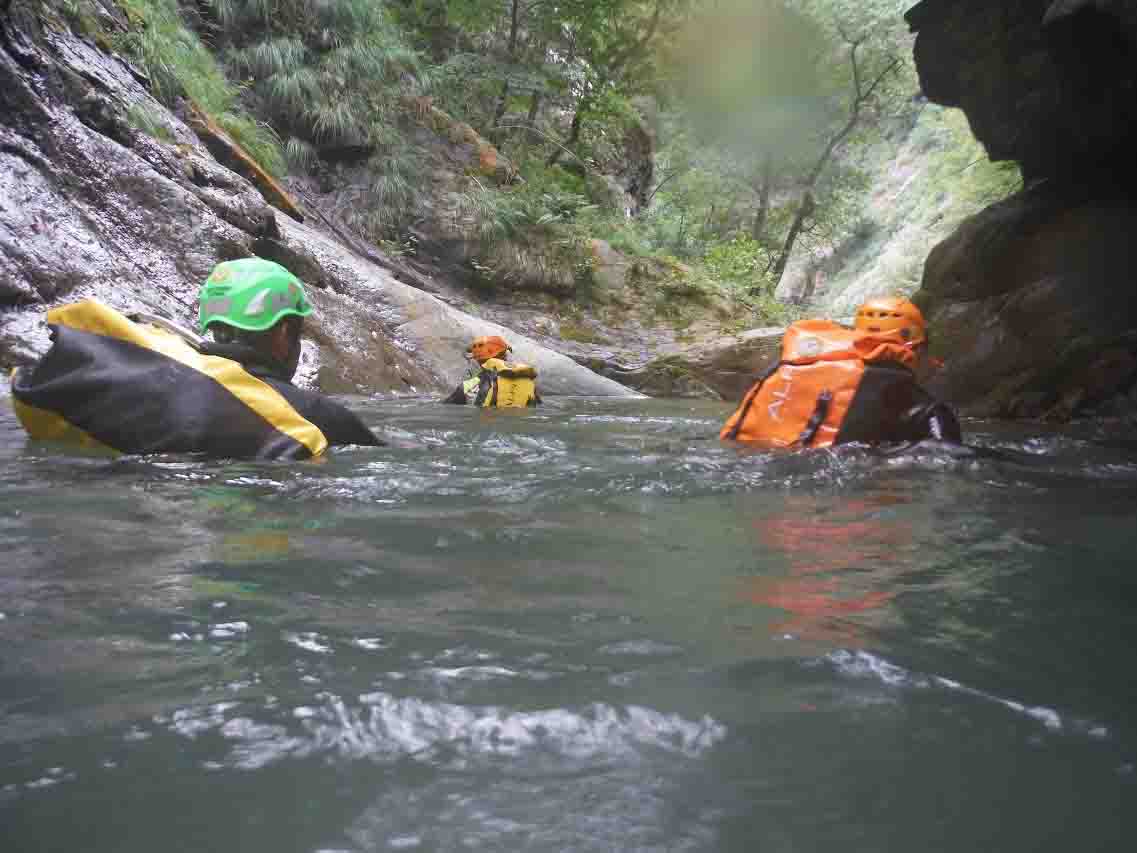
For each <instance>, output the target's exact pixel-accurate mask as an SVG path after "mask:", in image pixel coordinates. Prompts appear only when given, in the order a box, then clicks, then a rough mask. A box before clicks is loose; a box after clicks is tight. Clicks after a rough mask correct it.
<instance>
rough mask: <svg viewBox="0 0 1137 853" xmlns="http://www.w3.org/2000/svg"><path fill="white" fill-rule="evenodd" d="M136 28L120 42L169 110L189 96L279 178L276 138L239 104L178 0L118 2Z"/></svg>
mask: <svg viewBox="0 0 1137 853" xmlns="http://www.w3.org/2000/svg"><path fill="white" fill-rule="evenodd" d="M118 2H119V5H120V6H122V9H123V11H124V12H125V13H126V15H127V18H128V19H129V20H130V21H131V22H132V23H133V24H135V25H136V28H134V29H131V30H130V31H128V32H127V33H126V34H125V35H123V36H122V37H121V39H120V43H119V45H118V46H119V47H120V49H122V50H124V51H125V52H127V53H129V54H130V55H132V56H133V57H134V58H135V59H136V60H137V61H138V62H139V64H140V65H141V66H142V68H143V69H144V70H145V71H146V73H147V75H148V76H149V77H150V85H151V90H152V91H153V93H154V96H155V97H156V98H158V100H160V101H162V102H163V103H164V104H166V105H167V106H169V107H173V106H174V105H175V102H176V100H177V98H179V97H183V96H184V97H187V98H190V99H191V100H192V101H193V102H194V103H196V104H197V105H198V106H199V107H200V108H201V109H203V110H204V111H205V112H206V113H208V114H209V115H211V116H212V117H213V118H214V119H215V120H216V121H217V123H218V124H220V125H221V126H222V127H223V128H225V130H226V132H228V133H229V134H230V135H232V136H233V138H234V139H235V140H236V141H237V142H239V143H240V144H241V145H242V146H243V147H244V148H245V150H246V151H248V152H249V154H250V155H251V156H252V157H253V158H254V159H256V160H257V162H259V163H260V164H261V166H263V167H264V168H265V169H266V170H267V171H268V172H270V173H271V174H274V175H281V174H283V173H284V171H285V164H284V158H283V155H282V153H281V150H280V145H279V141H278V139H277V137H276V134H275V133H274V132H273V131H272V129H271V128H270V127H269V125H268V124H266V123H264V122H262V121H258V120H257V119H256V118H254V117H253V116H252V115H251V114H250V113H249V112H248V111H247V110H244V109H242V108H241V107H240V106H239V104H238V94H239V90H238V88H237V86H235V85H234V84H233V83H231V82H230V81H229V79H228V78H227V77H226V76H225V72H224V70H223V69H222V67H221V65H220V64H219V63H218V61H217V60H216V59H215V57H214V56H213V54H212V53H211V52H210V51H209V49H208V48H207V47H206V46H205V44H203V43H202V41H201V39H200V38H199V37H198V36H197V34H196V33H194V32H193V31H192V30H190V29H189V28H188V27H187V26H186V25H185V23H184V22H183V20H182V18H181V16H180V14H179V9H178V4H177V2H176V0H118Z"/></svg>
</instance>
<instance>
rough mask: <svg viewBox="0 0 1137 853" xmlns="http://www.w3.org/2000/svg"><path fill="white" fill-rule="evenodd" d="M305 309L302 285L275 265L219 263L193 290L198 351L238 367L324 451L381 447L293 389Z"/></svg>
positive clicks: (353, 421) (312, 396)
mask: <svg viewBox="0 0 1137 853" xmlns="http://www.w3.org/2000/svg"><path fill="white" fill-rule="evenodd" d="M311 313H312V305H311V303H309V302H308V298H307V296H306V294H305V293H304V285H303V284H302V283H301V282H300V279H298V278H297V277H296V276H294V275H293V274H292V273H290V272H289V271H288V270H287V269H285V268H284V267H283V266H281V265H280V264H278V263H275V262H273V261H269V260H265V259H264V258H258V257H252V258H241V259H239V260H235V261H224V262H222V263H220V264H218V265H217V266H216V267H214V269H213V272H212V273H211V274H210V276H209V278H208V279H207V280H206V282H205V284H203V285H202V287H201V292H200V294H199V299H198V325H199V328H200V331H201V333H202V335H203V336H204V335H207V334H208V335H211V336H212V338H213V340H207V341H206V342H205V343H204V344H203V346H202V348H201V351H202V352H203V353H204V354H206V355H215V356H220V357H222V358H227V359H231V360H232V361H236V362H238V363H239V364H240V365H241V366H242V367H243V368H244V369H245V371H246V372H248V373H250V374H252V375H253V376H255V377H256V378H257V379H260V380H261V381H262V382H264V383H266V384H267V385H270V386H271V387H272V388H273V389H274V390H276V391H277V393H279V394H280V395H281V396H282V397H283V398H284V399H285V400H287V401H288V403H289V405H291V406H292V408H293V409H295V410H296V411H297V412H298V413H299V414H300V415H301V416H302V417H303V418H304V419H305V420H307V421H309V422H310V423H312V424H314V425H315V426H316V427H318V428H319V430H320V431H321V432H322V433H323V434H324V436H325V437H326V438H327V441H328V444H329V445H343V444H361V445H370V446H382V445H383V444H384V443H385V442H383V441H381V440H379V439H378V438H377V437H376V436H375V434H374V433H372V432H371V430H369V429H368V428H367V427H366V426H364V424H363V422H362V421H360V420H359V418H358V417H357V416H356V415H355V414H353V413H352V412H350V411H348V410H347V409H346V408H344V407H343V406H341V405H340V404H339V403H335V402H333V401H332V400H330V399H328V398H327V397H325V396H323V395H322V394H318V393H316V392H314V391H309V390H306V389H303V388H297V387H296V386H295V385H293V384H292V377H293V376H295V374H296V368H297V366H298V365H299V363H300V336H301V332H302V331H303V327H304V318H305V317H308V316H309V315H311Z"/></svg>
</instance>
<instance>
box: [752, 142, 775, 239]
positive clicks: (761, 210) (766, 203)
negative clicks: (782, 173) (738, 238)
mask: <svg viewBox="0 0 1137 853" xmlns="http://www.w3.org/2000/svg"><path fill="white" fill-rule="evenodd" d="M773 182H774V162H773V158H772V157H771V156H770V155H769V154H767V155H766V156H765V157H763V158H762V184H761V185H760V186H759V188H758V211H757V212H756V213H755V214H754V224H753V225H752V226H751V227H750V236H751V237H753V238H754V239H755V240H759V241H760V240H761V239H762V235H763V234H764V233H765V231H766V220H767V219H768V218H769V217H770V185H771V184H773Z"/></svg>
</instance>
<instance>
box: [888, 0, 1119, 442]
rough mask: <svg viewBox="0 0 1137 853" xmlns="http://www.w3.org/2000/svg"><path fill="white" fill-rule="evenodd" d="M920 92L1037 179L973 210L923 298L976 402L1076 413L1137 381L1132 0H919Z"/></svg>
mask: <svg viewBox="0 0 1137 853" xmlns="http://www.w3.org/2000/svg"><path fill="white" fill-rule="evenodd" d="M907 18H908V21H909V22H910V24H911V25H912V27H913V29H915V30H916V31H917V38H916V46H915V56H916V63H917V68H918V70H919V72H920V81H921V84H922V86H923V88H924V91H925V93H926V94H927V95H928V96H929V97H930V98H931V99H932V100H934V101H937V102H938V103H942V104H946V105H948V106H958V107H961V108H962V109H963V110H964V112H965V113H966V114H967V118H968V121H969V122H970V123H971V127H972V130H973V131H974V132H975V135H976V136H977V137H978V138H979V139H980V140H981V141H982V142H983V143H984V145H985V146H986V147H987V149H988V152H989V154H990V156H991V158H992V159H1009V160H1015V161H1017V162H1018V163H1019V164H1020V166H1021V168H1022V171H1023V175H1024V179H1025V181H1026V187H1027V188H1026V189H1025V190H1023V191H1022V192H1020V193H1018V194H1017V195H1015V196H1013V197H1011V198H1009V199H1006V200H1004V201H1002V202H1000V203H998V204H995V205H992V206H991V207H989V208H987V209H986V210H984V211H982V212H981V213H979V214H977V215H976V216H974V217H972V218H971V219H969V220H967V221H966V222H964V223H963V224H962V225H961V226H960V227H959V228H958V229H957V231H956V232H955V233H954V234H953V235H952V236H951V237H949V238H948V239H947V240H945V241H944V242H943V243H941V244H940V245H939V246H937V247H936V248H935V249H934V250H933V251H932V253H931V254H930V255H929V257H928V259H927V262H926V264H925V267H924V278H923V283H922V286H921V290H920V291H919V292H918V293H917V295H916V297H915V299H916V301H917V302H918V303H919V304H920V305H921V306H922V307H924V308H925V310H926V312H927V313H928V315H929V316H928V319H929V321H930V323H931V327H932V330H933V333H934V339H933V348H934V349H938V350H939V352H940V354H941V355H944V356H946V358H947V361H948V365H947V368H946V369H945V370H944V371H943V372H942V373H941V375H940V376H939V377H938V378H937V379H936V380H935V381H934V382H933V383H932V385H933V390H935V391H937V392H939V393H940V394H941V395H943V396H945V397H946V398H947V399H948V400H949V401H951V402H953V403H956V404H958V405H961V406H962V407H963V408H964V409H965V410H970V411H972V412H975V413H979V414H987V415H1002V416H1009V417H1031V418H1033V417H1044V418H1048V419H1053V420H1065V419H1067V418H1069V417H1071V416H1074V415H1077V414H1079V413H1081V412H1084V411H1090V410H1093V409H1094V408H1095V407H1098V406H1099V405H1100V404H1102V403H1103V402H1106V401H1108V400H1110V399H1111V398H1113V397H1117V396H1118V395H1125V394H1127V393H1128V392H1129V389H1131V388H1132V387H1133V385H1134V382H1135V381H1137V370H1135V367H1137V291H1134V288H1133V286H1132V282H1133V280H1134V276H1135V274H1137V241H1135V240H1134V235H1135V234H1137V203H1135V202H1137V160H1135V158H1134V155H1133V152H1134V150H1137V148H1135V146H1137V3H1133V2H1130V0H995V2H992V0H984V2H980V0H923V2H921V3H919V4H917V5H916V6H914V7H913V8H912V9H911V10H910V11H909V12H908V14H907Z"/></svg>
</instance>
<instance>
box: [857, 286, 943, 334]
mask: <svg viewBox="0 0 1137 853" xmlns="http://www.w3.org/2000/svg"><path fill="white" fill-rule="evenodd" d="M856 327H857V328H858V329H861V330H862V331H865V332H891V331H893V330H894V329H899V330H900V334H901V336H902V337H903V338H904V340H906V341H908V342H909V343H914V344H922V343H926V342H927V340H928V326H927V324H926V323H925V322H924V315H923V314H922V313H921V312H920V309H919V308H917V307H916V306H915V305H913V304H912V303H911V302H909V301H908V300H907V299H905V298H904V297H902V296H878V297H876V298H874V299H870V300H869V301H868V302H866V303H865V304H864V305H862V306H861V307H860V308H858V309H857V321H856Z"/></svg>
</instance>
